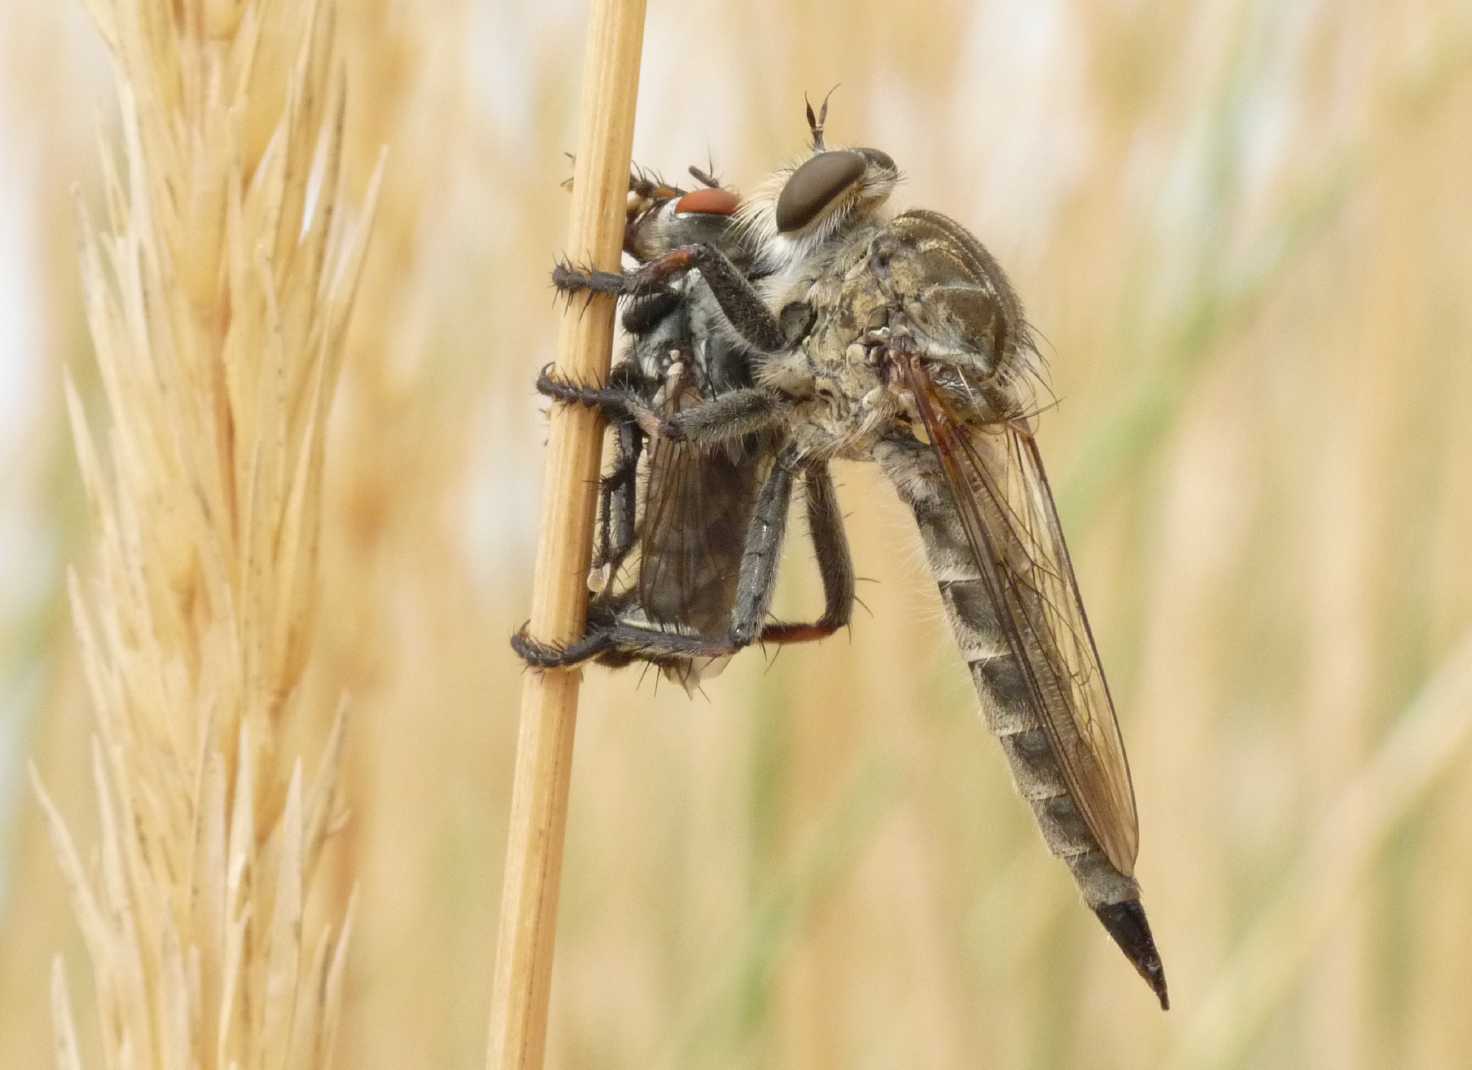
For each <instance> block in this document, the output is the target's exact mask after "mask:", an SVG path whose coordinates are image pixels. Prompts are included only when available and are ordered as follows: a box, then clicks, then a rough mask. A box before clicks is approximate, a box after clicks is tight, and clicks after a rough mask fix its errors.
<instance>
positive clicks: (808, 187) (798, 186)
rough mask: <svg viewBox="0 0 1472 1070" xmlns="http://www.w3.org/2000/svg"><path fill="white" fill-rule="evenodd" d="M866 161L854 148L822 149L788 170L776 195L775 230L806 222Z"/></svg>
mask: <svg viewBox="0 0 1472 1070" xmlns="http://www.w3.org/2000/svg"><path fill="white" fill-rule="evenodd" d="M867 165H868V161H867V160H865V159H864V157H863V155H861V154H860V153H857V152H848V151H843V152H823V153H819V154H818V155H817V156H814V157H813V158H812V159H811V160H809V161H808V162H807V163H805V164H803V165H802V166H801V167H799V168H798V169H797V170H796V171H794V172H793V173H792V177H791V178H789V179H788V180H787V184H786V185H785V186H783V187H782V194H781V196H779V197H778V198H777V230H778V231H779V232H780V233H783V234H786V233H787V232H788V231H792V230H799V229H801V228H802V227H805V226H807V225H808V224H809V223H811V222H812V221H813V220H814V219H816V218H817V217H818V214H819V213H820V212H822V211H823V209H824V208H827V207H828V205H830V204H832V203H833V201H834V200H835V199H836V198H837V197H838V195H839V194H841V193H843V191H844V190H846V189H848V188H849V187H850V186H852V185H853V184H854V183H855V182H857V181H858V180H859V176H860V175H862V174H863V173H864V168H865V167H866V166H867Z"/></svg>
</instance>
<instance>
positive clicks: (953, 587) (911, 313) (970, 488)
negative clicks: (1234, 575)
mask: <svg viewBox="0 0 1472 1070" xmlns="http://www.w3.org/2000/svg"><path fill="white" fill-rule="evenodd" d="M826 112H827V105H826V101H825V103H824V107H823V111H822V113H821V114H820V115H819V116H814V114H813V110H812V108H811V106H809V108H808V124H809V127H810V129H811V132H812V151H811V153H810V154H809V156H808V157H807V158H806V159H805V160H804V161H803V162H802V163H800V164H799V165H797V166H795V167H790V168H786V169H783V170H781V171H778V172H777V173H776V174H775V175H774V176H773V177H772V179H771V180H770V181H769V182H768V183H767V184H766V186H765V187H763V189H762V190H760V191H759V192H758V193H757V194H756V195H754V196H753V197H752V198H751V199H749V200H748V201H747V202H746V203H745V204H744V205H743V206H742V208H741V209H740V211H739V213H738V223H739V226H740V234H741V235H742V236H743V237H745V239H746V240H747V244H748V248H749V249H750V250H751V254H750V255H751V263H750V265H749V266H743V265H742V264H741V263H740V262H737V261H733V259H732V258H731V257H730V256H728V255H727V253H726V251H725V250H724V249H723V248H722V246H721V245H720V244H715V243H699V242H696V243H691V244H689V245H685V246H681V247H679V248H673V249H671V250H669V251H668V252H667V253H664V254H662V255H659V256H656V257H654V258H652V259H650V260H649V261H648V262H647V263H645V264H644V265H643V266H642V267H641V268H639V269H638V270H637V271H635V272H632V273H630V274H628V275H626V276H623V277H621V278H620V277H614V278H611V279H610V278H608V277H600V278H594V277H592V276H587V275H585V276H582V277H580V278H579V279H578V280H576V281H577V282H578V284H580V285H584V286H586V287H588V288H592V289H604V290H609V291H612V292H620V293H639V292H641V291H643V290H645V289H647V288H650V287H652V286H656V285H660V284H663V283H665V282H667V281H668V280H670V279H673V278H677V277H679V276H680V275H681V274H682V273H685V272H688V271H690V270H692V269H695V270H698V271H699V272H700V276H701V278H702V280H703V282H702V286H703V288H704V290H703V292H708V294H709V296H710V298H712V299H713V300H714V301H715V302H716V303H717V304H718V305H719V308H720V310H721V313H722V317H723V318H722V322H721V323H720V325H719V326H718V327H717V328H716V336H719V337H722V338H727V337H734V338H736V339H739V340H740V342H741V343H742V344H743V345H745V346H746V347H747V348H749V349H750V350H751V351H752V352H753V356H752V357H751V368H752V371H753V379H754V381H755V383H756V385H755V386H754V387H752V388H750V389H749V390H745V391H733V392H731V393H729V394H726V395H722V396H719V397H713V398H709V399H708V400H706V401H705V402H703V403H702V404H699V405H697V406H695V407H693V408H690V409H686V410H684V411H682V412H680V413H678V414H675V415H674V416H670V417H668V418H661V419H659V420H657V421H655V422H654V426H652V427H651V428H650V431H651V433H652V434H655V435H657V436H660V437H668V438H673V439H676V440H679V441H688V442H700V443H702V444H704V445H705V446H706V448H712V447H713V446H714V445H715V444H717V443H721V442H726V441H730V440H731V439H732V438H733V437H736V436H745V435H750V434H752V433H754V432H756V431H758V430H770V431H772V433H774V434H776V435H778V436H780V437H781V438H782V439H783V440H785V441H786V442H787V443H788V448H789V449H790V450H792V451H793V454H794V456H796V457H799V458H807V459H809V460H812V459H823V460H826V459H828V458H831V457H847V458H853V459H858V460H869V461H876V462H878V463H879V464H880V465H881V467H882V469H883V470H884V472H885V473H886V474H887V476H888V477H889V479H890V481H891V483H892V484H893V485H894V486H895V488H896V490H897V492H898V494H899V496H900V498H901V499H902V500H903V501H904V502H905V503H906V504H907V505H908V506H909V507H910V509H911V511H912V512H913V514H914V516H915V520H916V523H917V525H918V527H919V530H920V535H921V539H922V541H923V543H924V545H925V550H926V556H927V559H928V562H929V565H930V568H931V570H932V572H933V573H934V575H935V578H936V581H937V583H938V585H939V587H940V593H941V598H942V601H943V603H944V605H945V608H946V614H947V616H948V618H949V620H950V623H951V627H952V631H953V632H954V634H955V637H956V640H957V643H958V645H959V646H960V649H961V652H962V655H963V657H964V658H965V660H966V662H967V664H968V666H969V668H970V671H971V676H972V680H973V683H974V684H975V686H976V689H977V692H978V694H979V696H980V699H981V705H982V711H983V714H984V716H985V718H986V721H987V724H988V726H989V727H990V728H991V730H992V731H993V732H994V733H995V734H996V735H997V737H998V738H999V740H1000V742H1001V744H1002V748H1003V750H1004V752H1005V753H1006V756H1007V759H1008V761H1009V763H1010V765H1011V767H1012V772H1013V776H1014V778H1015V780H1016V782H1017V785H1018V788H1019V790H1020V791H1021V793H1022V795H1023V796H1024V797H1025V798H1026V799H1027V800H1028V802H1029V803H1030V804H1031V805H1032V808H1033V812H1034V815H1035V817H1036V819H1037V821H1038V824H1039V826H1040V828H1041V830H1042V833H1043V837H1044V839H1045V840H1046V841H1047V843H1048V845H1049V847H1050V848H1051V850H1052V851H1053V853H1054V854H1056V855H1058V856H1059V857H1061V858H1062V859H1063V861H1064V862H1065V863H1066V864H1067V865H1068V867H1069V869H1070V870H1071V872H1072V874H1073V876H1074V879H1075V881H1076V882H1077V884H1078V886H1079V888H1080V890H1081V891H1082V893H1083V896H1084V899H1085V901H1086V902H1087V903H1088V905H1089V906H1090V907H1091V908H1092V909H1093V911H1094V913H1095V914H1096V915H1097V916H1098V918H1099V919H1100V921H1101V922H1102V923H1103V925H1104V927H1105V929H1106V930H1107V931H1108V932H1109V934H1110V936H1112V937H1113V939H1114V940H1115V942H1116V943H1117V944H1118V945H1119V947H1120V948H1121V950H1122V951H1123V952H1124V953H1125V955H1126V957H1128V958H1129V960H1130V962H1131V963H1132V964H1133V965H1134V966H1135V968H1136V970H1137V971H1138V972H1139V973H1140V975H1141V976H1142V977H1143V978H1144V979H1145V981H1146V982H1147V983H1148V984H1149V985H1150V986H1151V988H1152V989H1153V990H1154V992H1155V993H1156V995H1157V996H1158V998H1159V1000H1160V1004H1161V1007H1162V1008H1165V1007H1168V1006H1169V1000H1168V996H1167V990H1166V983H1165V973H1164V969H1163V967H1162V965H1161V961H1160V956H1159V953H1158V952H1157V950H1156V947H1155V942H1154V938H1153V936H1152V934H1151V932H1150V925H1149V922H1148V921H1147V920H1146V916H1145V912H1144V909H1143V908H1142V906H1141V904H1140V890H1139V885H1138V884H1137V883H1136V881H1135V879H1134V876H1133V873H1134V865H1135V858H1136V854H1137V851H1138V843H1139V838H1138V819H1137V815H1136V810H1135V799H1134V789H1133V786H1132V784H1131V781H1130V772H1129V764H1128V761H1127V759H1126V757H1125V750H1124V743H1123V740H1122V739H1121V737H1120V732H1119V725H1118V722H1117V720H1116V717H1115V713H1114V705H1113V701H1112V699H1111V698H1110V695H1109V689H1108V686H1107V684H1106V683H1105V680H1104V674H1103V670H1102V668H1101V666H1100V663H1099V654H1098V650H1097V648H1096V646H1095V643H1094V639H1093V636H1092V634H1091V632H1090V630H1089V624H1088V619H1087V617H1086V616H1085V614H1084V609H1083V603H1082V601H1081V599H1080V595H1079V590H1078V582H1077V579H1076V578H1075V576H1074V571H1073V565H1072V562H1071V561H1070V559H1069V555H1068V547H1067V545H1066V543H1065V541H1064V538H1063V532H1062V528H1061V527H1060V525H1059V522H1058V516H1057V512H1056V510H1055V508H1054V505H1053V496H1052V491H1051V489H1050V488H1049V486H1048V479H1047V475H1046V474H1045V472H1044V470H1043V466H1042V460H1041V457H1040V454H1039V452H1038V448H1037V444H1036V441H1035V439H1034V437H1033V427H1032V425H1033V415H1034V413H1035V411H1036V405H1035V402H1034V388H1035V384H1036V383H1037V382H1038V381H1039V378H1038V373H1039V371H1040V368H1039V365H1040V358H1039V357H1038V355H1037V351H1036V347H1035V346H1034V344H1033V339H1032V336H1031V333H1030V331H1029V329H1028V326H1027V323H1026V320H1025V319H1024V316H1023V311H1022V306H1021V303H1020V301H1019V300H1018V298H1017V295H1016V293H1015V291H1014V290H1013V289H1012V286H1011V284H1010V283H1009V282H1008V280H1007V277H1006V275H1005V273H1004V272H1003V271H1002V269H1001V267H1000V266H999V265H998V264H997V262H996V261H995V260H994V259H993V258H992V256H991V254H990V253H988V252H987V250H986V249H985V248H984V247H983V246H982V245H981V243H980V242H978V241H977V240H976V239H975V238H974V237H973V236H972V235H971V234H969V233H968V232H967V231H966V230H965V228H963V227H962V226H961V225H960V224H958V223H956V222H954V221H953V220H951V219H949V218H947V217H945V216H943V215H940V214H938V213H935V212H929V211H921V210H912V211H908V212H904V213H902V214H900V215H898V216H895V217H893V218H889V217H888V215H887V214H886V212H885V203H886V201H887V199H888V196H889V194H890V192H891V191H892V190H893V188H894V186H895V184H896V182H897V181H898V178H899V173H898V170H897V169H896V167H895V164H894V161H893V160H892V159H891V158H890V157H889V156H888V154H886V153H884V152H881V151H879V150H877V149H869V148H859V149H841V150H829V149H827V148H826V146H825V145H824V139H823V124H824V119H825V118H826ZM564 283H565V284H567V285H571V284H572V280H566V279H565V280H564Z"/></svg>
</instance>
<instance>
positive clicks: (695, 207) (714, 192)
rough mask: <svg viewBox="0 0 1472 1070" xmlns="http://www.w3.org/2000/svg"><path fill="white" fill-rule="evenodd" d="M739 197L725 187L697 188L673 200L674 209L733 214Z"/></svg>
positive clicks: (711, 213) (682, 212) (702, 213)
mask: <svg viewBox="0 0 1472 1070" xmlns="http://www.w3.org/2000/svg"><path fill="white" fill-rule="evenodd" d="M740 203H741V199H740V198H739V197H737V196H736V194H734V193H732V192H731V191H730V190H725V189H698V190H695V191H694V192H693V193H687V194H685V196H683V197H681V198H680V199H679V200H678V201H677V202H675V211H676V212H679V213H681V214H682V215H683V214H684V213H686V212H699V213H700V214H701V215H734V214H735V213H736V208H737V206H738V205H739V204H740Z"/></svg>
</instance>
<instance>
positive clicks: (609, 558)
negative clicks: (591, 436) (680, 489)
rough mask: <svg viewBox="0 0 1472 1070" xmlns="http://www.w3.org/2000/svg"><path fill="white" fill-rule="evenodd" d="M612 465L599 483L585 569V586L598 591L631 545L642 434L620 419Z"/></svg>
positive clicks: (636, 428) (635, 520)
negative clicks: (593, 533) (589, 561)
mask: <svg viewBox="0 0 1472 1070" xmlns="http://www.w3.org/2000/svg"><path fill="white" fill-rule="evenodd" d="M613 442H614V464H613V468H612V469H610V470H609V472H608V473H607V474H606V475H604V477H603V478H602V479H601V480H600V481H599V484H598V540H597V545H595V546H594V547H593V561H592V565H591V567H590V569H589V572H588V589H589V590H590V591H593V592H594V593H597V592H599V591H602V590H603V589H604V588H605V587H607V585H608V584H609V583H610V582H612V580H613V577H614V575H615V574H617V572H618V570H619V569H620V568H621V567H622V566H623V563H624V559H625V558H627V557H628V556H629V554H630V552H632V550H633V548H634V532H635V526H636V523H637V517H638V507H639V500H638V498H639V482H638V480H639V455H640V454H641V453H643V451H644V433H643V432H642V431H640V430H639V427H638V425H637V424H634V423H632V422H630V421H621V422H619V423H618V424H616V425H615V426H614V429H613Z"/></svg>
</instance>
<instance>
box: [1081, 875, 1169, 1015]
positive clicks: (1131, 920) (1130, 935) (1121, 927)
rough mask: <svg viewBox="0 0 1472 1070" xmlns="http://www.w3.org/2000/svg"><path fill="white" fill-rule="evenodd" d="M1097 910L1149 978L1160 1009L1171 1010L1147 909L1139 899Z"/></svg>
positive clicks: (1144, 975)
mask: <svg viewBox="0 0 1472 1070" xmlns="http://www.w3.org/2000/svg"><path fill="white" fill-rule="evenodd" d="M1094 913H1095V914H1097V915H1099V920H1100V921H1101V922H1103V923H1104V928H1106V929H1108V930H1109V935H1110V936H1112V937H1114V942H1115V943H1116V944H1118V945H1119V949H1120V950H1121V951H1123V952H1124V956H1125V958H1127V959H1129V960H1130V962H1131V963H1132V964H1133V965H1134V967H1135V969H1136V970H1138V971H1139V974H1140V976H1141V977H1143V978H1144V979H1145V983H1146V984H1148V985H1149V986H1150V987H1151V988H1152V989H1153V990H1154V991H1155V994H1156V995H1157V996H1159V997H1160V1009H1161V1010H1163V1011H1168V1010H1170V994H1169V993H1168V992H1167V991H1166V988H1165V967H1164V966H1163V965H1161V962H1160V952H1159V951H1157V950H1156V949H1155V937H1154V936H1152V935H1151V934H1150V922H1148V921H1147V920H1146V919H1145V908H1144V907H1142V906H1140V901H1139V900H1138V899H1127V900H1125V901H1124V902H1123V903H1110V904H1109V905H1107V906H1102V907H1095V908H1094Z"/></svg>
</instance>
